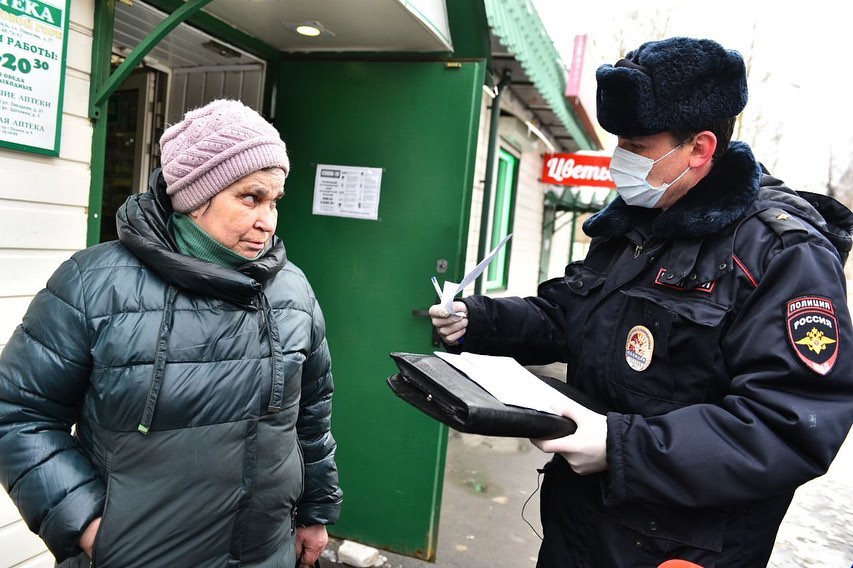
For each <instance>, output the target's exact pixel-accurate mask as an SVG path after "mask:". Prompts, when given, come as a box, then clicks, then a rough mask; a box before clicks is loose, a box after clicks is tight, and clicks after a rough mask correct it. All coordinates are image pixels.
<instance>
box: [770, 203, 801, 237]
mask: <svg viewBox="0 0 853 568" xmlns="http://www.w3.org/2000/svg"><path fill="white" fill-rule="evenodd" d="M758 217H759V218H760V219H761V220H762V221H764V223H765V224H766V225H767V226H768V227H770V228H771V229H772V230H773V232H774V233H776V234H777V235H779V236H782V235H783V234H785V233H787V232H789V231H802V232H804V233H807V232H808V230H807V229H806V228H805V226H803V224H802V223H801V222H800V220H799V219H797V218H796V217H794V216H793V215H791V214H790V213H788V212H787V211H785V210H784V209H779V208H778V207H771V208H770V209H765V210H764V211H759V212H758Z"/></svg>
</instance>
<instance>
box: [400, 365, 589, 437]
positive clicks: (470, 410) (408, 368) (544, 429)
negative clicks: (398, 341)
mask: <svg viewBox="0 0 853 568" xmlns="http://www.w3.org/2000/svg"><path fill="white" fill-rule="evenodd" d="M391 358H392V359H393V360H394V363H396V365H397V368H398V369H399V370H400V372H399V373H397V374H395V375H392V376H390V377H388V379H387V382H388V385H389V386H390V387H391V390H392V391H394V394H396V395H397V396H399V397H400V398H402V399H403V400H405V401H406V402H408V403H409V404H411V405H412V406H414V407H415V408H417V409H418V410H420V411H421V412H423V413H424V414H426V415H428V416H431V417H432V418H434V419H436V420H438V421H439V422H441V423H442V424H446V425H447V426H450V427H451V428H453V429H454V430H458V431H459V432H467V433H470V434H480V435H483V436H506V437H512V438H539V439H543V438H559V437H562V436H568V435H569V434H573V433H574V432H575V430H576V429H577V426H576V425H575V423H574V422H573V421H572V420H569V419H568V418H565V417H563V416H557V415H554V414H548V413H547V412H540V411H538V410H531V409H529V408H521V407H518V406H510V405H507V404H504V403H502V402H501V401H499V400H498V399H496V398H495V397H493V396H492V395H491V394H489V393H488V392H487V391H486V390H485V389H483V388H482V387H481V386H480V385H478V384H477V383H475V382H474V381H472V380H471V379H469V378H468V377H467V376H466V375H464V374H463V373H461V372H460V371H459V370H457V369H456V368H455V367H454V366H453V365H450V364H449V363H446V362H445V361H444V360H442V359H441V358H439V357H436V356H435V355H418V354H415V353H391ZM539 378H540V379H541V380H543V381H545V382H546V383H548V384H550V385H551V386H553V387H555V388H558V390H560V391H561V392H563V391H564V390H565V388H566V385H565V383H563V382H562V381H559V380H557V379H553V378H550V377H539ZM552 381H553V382H552ZM560 385H562V388H559V386H560Z"/></svg>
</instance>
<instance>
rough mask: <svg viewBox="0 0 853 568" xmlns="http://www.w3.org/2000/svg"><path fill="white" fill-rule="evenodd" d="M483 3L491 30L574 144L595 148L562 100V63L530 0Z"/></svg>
mask: <svg viewBox="0 0 853 568" xmlns="http://www.w3.org/2000/svg"><path fill="white" fill-rule="evenodd" d="M484 4H485V6H486V17H487V18H488V21H489V26H491V28H492V32H493V33H494V34H495V36H496V37H497V38H498V39H499V40H500V42H501V44H502V45H503V46H504V47H506V48H507V49H508V50H509V51H510V52H511V53H512V54H513V56H514V57H515V59H516V60H517V61H518V62H519V64H520V65H521V67H522V69H524V72H525V73H526V74H527V76H528V78H529V79H530V81H531V82H532V83H533V84H534V85H535V86H536V89H537V90H538V91H539V92H540V94H541V95H542V98H544V99H545V101H546V102H547V103H548V104H549V105H550V106H551V109H552V110H553V112H554V114H556V115H557V117H558V118H559V119H560V121H561V122H562V123H563V125H564V126H565V128H566V130H567V131H568V132H569V134H570V135H571V136H572V138H574V140H575V142H576V143H577V144H578V146H580V148H581V149H583V150H593V149H597V148H598V146H597V145H596V144H595V143H594V142H592V141H591V140H590V138H589V136H588V135H587V133H586V132H585V131H584V129H583V128H582V127H581V126H580V124H579V121H578V119H577V117H575V115H574V113H573V112H572V111H571V110H570V109H569V107H568V106H567V104H566V99H565V97H564V96H563V95H564V93H565V92H566V76H565V67H564V66H563V64H562V62H561V60H560V55H559V53H557V49H556V48H555V47H554V43H553V42H552V41H551V38H550V36H549V35H548V32H547V31H545V26H544V25H543V24H542V21H541V20H540V19H539V14H538V13H537V12H536V9H535V8H534V7H533V3H532V2H531V0H484Z"/></svg>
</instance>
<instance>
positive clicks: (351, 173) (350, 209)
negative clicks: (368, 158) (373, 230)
mask: <svg viewBox="0 0 853 568" xmlns="http://www.w3.org/2000/svg"><path fill="white" fill-rule="evenodd" d="M381 185H382V168H359V167H354V166H332V165H329V164H317V176H316V177H315V178H314V208H313V211H312V212H313V213H314V215H331V216H333V217H352V218H354V219H372V220H374V221H375V220H376V219H378V218H379V188H380V186H381Z"/></svg>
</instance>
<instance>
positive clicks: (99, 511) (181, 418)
mask: <svg viewBox="0 0 853 568" xmlns="http://www.w3.org/2000/svg"><path fill="white" fill-rule="evenodd" d="M156 174H157V172H155V175H154V176H152V184H153V185H152V188H151V189H152V190H151V191H150V192H148V193H143V194H138V195H134V196H131V197H130V198H129V199H128V200H127V202H126V203H125V204H124V206H122V208H121V210H120V212H119V214H118V218H117V221H118V229H119V235H120V242H110V243H106V244H102V245H98V246H94V247H91V248H89V249H86V250H83V251H80V252H78V253H76V254H75V255H74V256H72V257H71V259H70V260H68V261H66V262H65V263H63V264H62V266H61V267H60V268H59V269H58V270H57V271H56V272H55V273H54V275H53V276H52V277H51V278H50V280H49V282H48V284H47V287H46V289H44V290H42V291H41V292H39V294H38V295H37V296H36V297H35V299H34V300H33V302H32V304H31V305H30V307H29V310H28V311H27V314H26V315H25V316H24V320H23V323H22V325H20V326H19V327H18V328H17V329H16V330H15V332H14V335H13V336H12V338H11V339H10V341H9V343H8V344H7V345H6V348H5V350H4V351H3V353H2V358H0V480H1V481H2V483H3V486H4V487H5V488H6V490H7V491H8V492H9V494H10V495H11V497H12V499H13V501H14V502H15V504H16V505H17V506H18V508H19V510H20V511H21V514H22V515H23V518H24V520H25V521H26V523H27V525H28V526H29V528H30V529H31V530H32V531H33V532H36V533H37V534H39V535H40V536H41V537H42V538H43V539H44V541H45V543H46V544H47V546H48V547H49V548H50V550H51V552H53V554H54V555H55V556H56V558H57V560H58V561H62V560H64V559H66V558H69V557H72V556H75V555H79V554H80V549H79V548H78V539H79V537H80V534H81V532H82V531H83V529H84V528H85V527H86V526H87V525H88V524H89V522H90V521H92V520H93V519H94V518H96V517H98V516H103V520H102V523H101V527H100V530H99V532H98V535H97V538H96V541H95V548H94V565H95V566H103V567H108V566H122V567H124V566H193V567H201V566H222V567H224V566H240V565H242V566H264V567H279V566H281V567H284V566H286V567H287V568H292V566H293V565H294V563H295V558H294V551H293V546H292V542H293V537H292V536H291V533H292V523H293V522H295V523H297V524H300V525H309V524H330V523H334V522H335V521H336V519H337V517H338V513H339V508H340V503H341V491H340V489H339V488H338V485H337V481H338V480H337V477H338V476H337V470H336V467H335V463H334V452H335V441H334V439H333V438H332V435H331V432H330V427H329V426H330V413H331V397H332V390H333V387H332V376H331V371H330V358H329V351H328V348H327V345H326V339H325V323H324V321H323V316H322V313H321V311H320V307H319V306H318V304H317V301H316V299H315V297H314V294H313V292H312V290H311V288H310V286H309V284H308V282H307V280H306V279H305V276H304V275H303V274H302V272H301V271H300V270H299V269H298V268H296V267H295V266H294V265H293V264H292V263H289V262H287V260H286V257H285V251H284V246H283V245H282V243H281V241H280V240H279V239H278V238H276V237H274V243H273V246H272V248H271V249H270V250H269V251H268V252H267V253H266V254H265V255H264V256H263V257H262V258H260V259H259V260H256V261H251V262H248V263H247V264H246V265H244V266H243V267H241V268H240V269H239V271H235V270H229V269H226V268H223V267H221V266H218V265H215V264H211V263H208V262H205V261H202V260H199V259H196V258H192V257H188V256H184V255H182V254H180V253H179V252H178V249H177V246H176V245H175V242H174V238H173V236H172V233H171V230H170V228H169V222H170V216H171V206H170V204H169V200H168V198H167V197H166V195H165V183H164V182H163V179H162V176H159V175H156ZM75 425H76V428H75V430H74V432H73V434H72V433H71V430H72V426H75ZM303 482H304V483H303Z"/></svg>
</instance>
